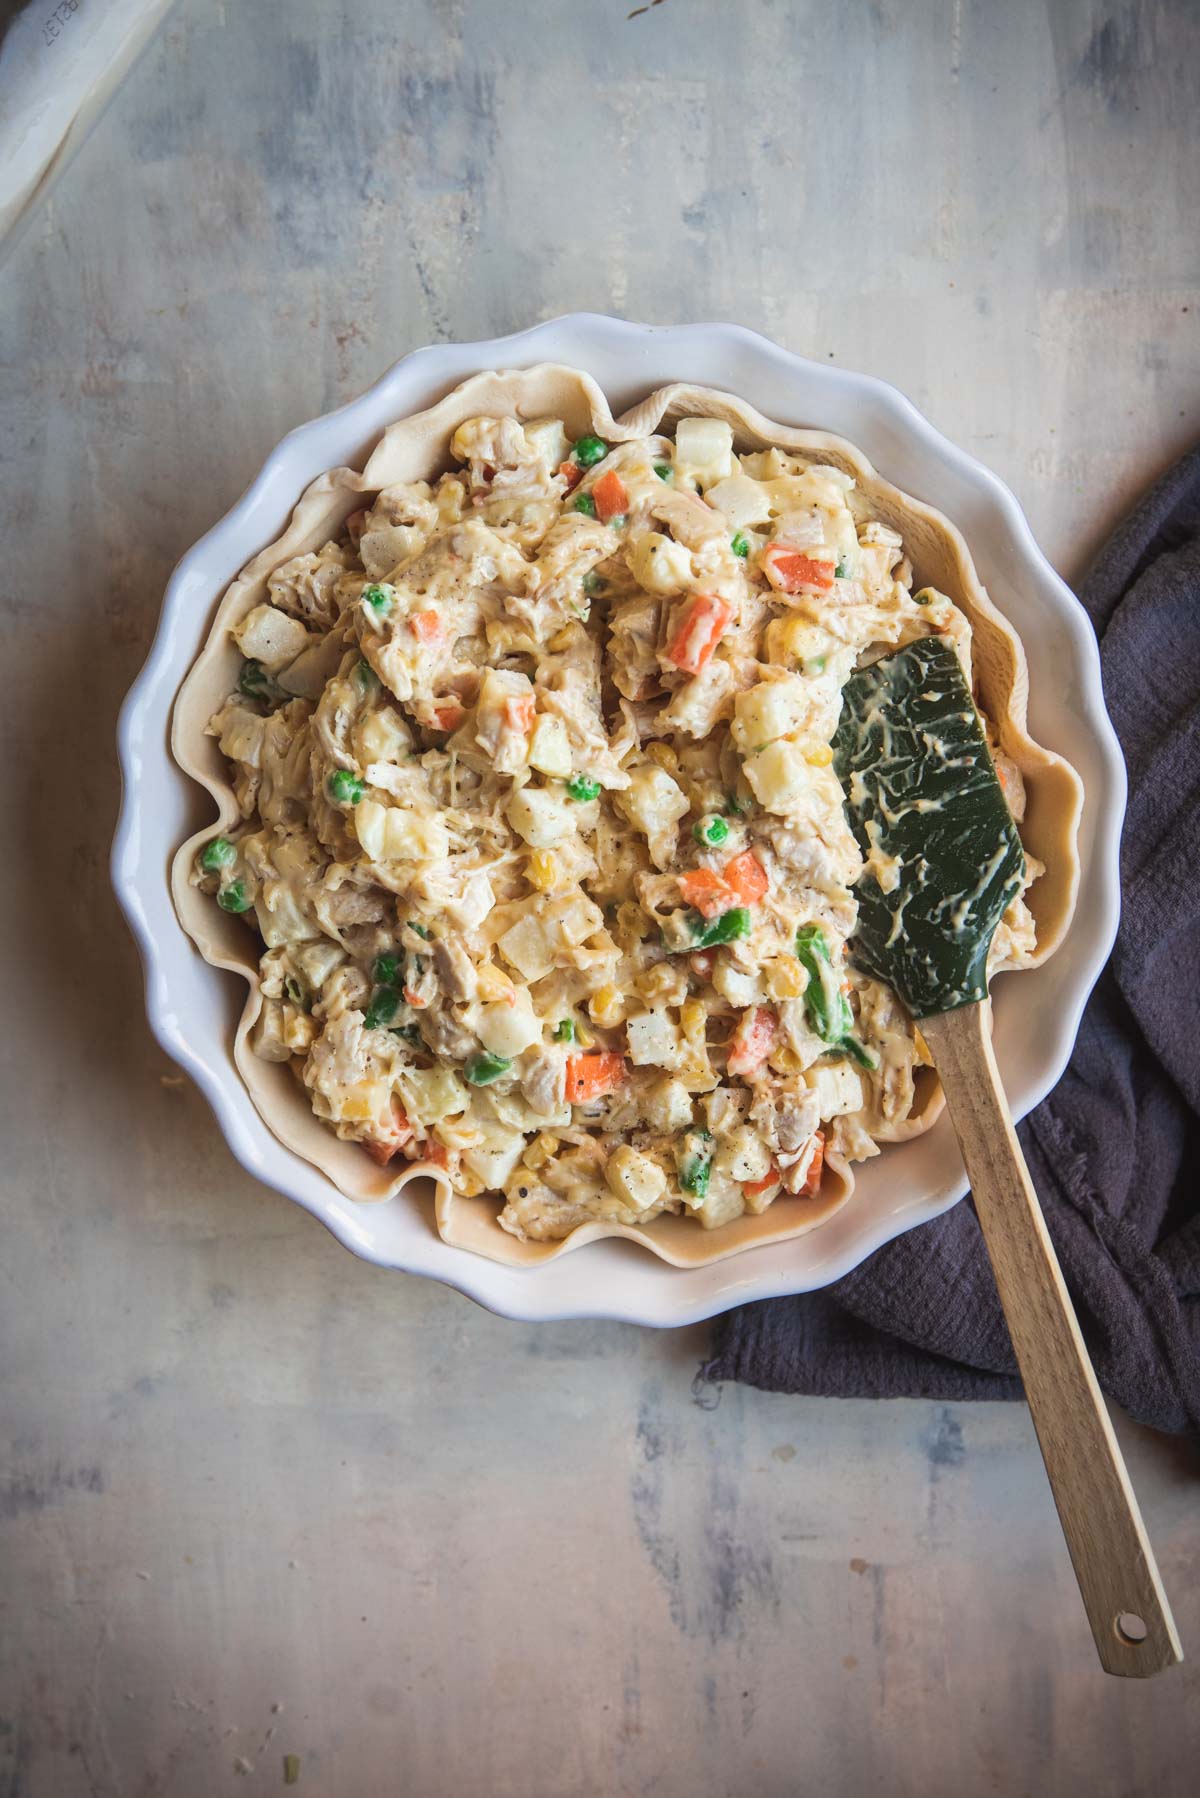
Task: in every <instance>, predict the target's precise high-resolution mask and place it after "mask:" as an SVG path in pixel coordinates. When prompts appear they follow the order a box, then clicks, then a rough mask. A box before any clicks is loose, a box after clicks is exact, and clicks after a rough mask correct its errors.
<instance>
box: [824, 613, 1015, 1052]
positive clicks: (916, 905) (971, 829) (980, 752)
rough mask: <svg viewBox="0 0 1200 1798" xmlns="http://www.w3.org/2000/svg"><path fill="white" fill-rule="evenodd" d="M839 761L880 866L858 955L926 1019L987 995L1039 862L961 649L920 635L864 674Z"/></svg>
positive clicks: (849, 710) (840, 734)
mask: <svg viewBox="0 0 1200 1798" xmlns="http://www.w3.org/2000/svg"><path fill="white" fill-rule="evenodd" d="M833 754H834V766H835V768H836V770H837V774H838V779H839V780H840V781H841V783H842V790H843V792H844V793H845V796H846V811H847V814H848V816H849V819H850V825H851V828H852V829H853V831H854V834H855V836H856V837H857V839H858V842H859V845H860V847H861V848H862V850H863V852H864V854H865V855H866V857H867V872H866V873H865V874H864V875H863V877H862V879H861V880H860V881H859V883H858V886H857V887H856V889H855V892H856V896H857V899H858V927H857V932H856V936H855V941H854V945H853V954H854V959H855V960H856V961H857V962H858V963H859V964H860V965H861V966H862V967H864V968H866V969H867V971H868V972H869V973H872V974H875V975H877V976H878V977H879V978H880V979H881V980H886V981H887V982H888V983H889V984H890V985H891V986H892V987H894V988H895V990H896V992H897V993H898V994H899V995H900V997H901V998H902V999H903V1001H904V1003H905V1004H906V1005H907V1006H908V1008H909V1010H910V1011H911V1012H912V1014H913V1016H914V1017H917V1018H924V1017H930V1016H932V1015H933V1014H934V1013H936V1012H942V1011H951V1010H953V1009H954V1008H955V1007H956V1006H959V1005H969V1004H970V1003H971V1002H972V1001H973V1000H976V999H983V998H985V997H986V995H987V955H988V948H989V946H990V944H991V941H992V936H993V933H994V931H995V929H996V925H997V924H998V923H999V922H1000V918H1001V916H1002V914H1003V912H1004V911H1005V908H1006V907H1007V906H1008V905H1009V904H1010V903H1011V902H1012V899H1013V898H1014V896H1015V895H1016V894H1017V893H1018V892H1019V891H1020V889H1021V882H1022V879H1023V877H1024V871H1025V854H1024V851H1023V849H1022V847H1021V839H1020V837H1019V836H1018V835H1017V827H1016V825H1015V824H1014V823H1013V820H1012V814H1011V813H1010V811H1009V809H1008V806H1007V805H1006V803H1005V800H1004V794H1003V793H1002V792H1001V790H1000V782H999V781H998V780H997V778H996V770H995V767H994V765H993V763H992V758H991V754H990V753H989V750H988V746H987V742H986V740H985V738H984V734H983V727H982V725H981V723H980V719H979V714H978V712H977V711H976V710H975V705H974V701H973V700H972V698H971V694H970V690H969V689H968V687H967V683H966V680H965V679H964V677H963V671H962V665H961V663H960V662H959V659H958V656H957V655H956V654H955V652H954V649H953V647H952V646H951V644H949V643H948V642H947V641H946V640H945V639H944V638H942V637H920V638H918V639H917V641H916V642H914V643H910V644H908V645H907V646H906V647H905V648H904V649H900V650H897V651H896V653H895V654H894V655H889V656H884V657H883V658H882V659H881V660H880V661H878V662H873V663H872V664H871V665H870V666H869V667H867V668H863V669H861V670H860V671H859V672H858V673H857V674H855V675H853V676H851V678H850V680H849V681H847V683H846V686H845V688H844V691H843V696H842V715H841V719H840V721H839V723H838V728H837V734H836V736H835V737H834V739H833Z"/></svg>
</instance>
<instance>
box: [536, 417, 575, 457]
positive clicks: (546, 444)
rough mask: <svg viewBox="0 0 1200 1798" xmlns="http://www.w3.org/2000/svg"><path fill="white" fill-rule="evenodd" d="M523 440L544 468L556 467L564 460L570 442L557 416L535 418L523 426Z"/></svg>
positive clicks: (568, 450) (568, 451)
mask: <svg viewBox="0 0 1200 1798" xmlns="http://www.w3.org/2000/svg"><path fill="white" fill-rule="evenodd" d="M525 441H526V443H528V445H529V447H530V449H531V450H532V451H533V453H534V455H535V456H536V457H537V459H538V461H539V462H541V463H542V464H543V465H544V466H545V467H546V468H549V469H556V468H558V467H559V466H560V465H561V464H562V463H563V462H565V461H566V459H567V456H568V454H569V453H570V449H571V444H570V440H569V439H568V437H567V433H566V432H565V431H564V430H563V427H562V420H561V419H558V418H535V419H532V420H531V421H530V422H529V424H527V425H526V426H525Z"/></svg>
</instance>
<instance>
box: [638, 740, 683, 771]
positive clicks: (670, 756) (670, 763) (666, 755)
mask: <svg viewBox="0 0 1200 1798" xmlns="http://www.w3.org/2000/svg"><path fill="white" fill-rule="evenodd" d="M646 755H647V757H648V758H649V760H650V761H652V762H656V763H657V764H658V766H659V767H660V768H662V769H664V770H665V772H666V773H668V774H678V773H679V757H678V756H677V755H676V754H675V751H674V750H673V749H672V748H671V745H670V744H669V743H647V745H646Z"/></svg>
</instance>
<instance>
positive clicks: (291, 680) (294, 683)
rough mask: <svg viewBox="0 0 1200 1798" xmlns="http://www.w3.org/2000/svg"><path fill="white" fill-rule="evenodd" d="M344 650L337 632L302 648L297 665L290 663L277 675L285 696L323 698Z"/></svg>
mask: <svg viewBox="0 0 1200 1798" xmlns="http://www.w3.org/2000/svg"><path fill="white" fill-rule="evenodd" d="M344 653H345V650H344V647H343V645H342V643H341V641H340V639H339V638H338V636H337V634H336V632H335V633H331V634H330V635H329V636H327V637H318V638H317V639H316V640H315V641H310V642H309V644H308V646H307V648H305V649H302V650H301V652H300V654H299V655H298V656H297V657H296V659H295V661H294V662H289V663H288V665H287V667H286V668H283V669H281V670H280V671H279V673H278V674H277V675H276V677H275V678H276V680H277V681H278V683H279V685H280V686H281V687H282V688H283V690H284V692H285V693H291V694H294V695H295V697H296V698H298V699H320V697H321V694H322V693H323V691H324V689H325V683H326V682H327V681H330V680H332V679H333V677H334V675H335V674H336V673H337V671H338V664H339V663H340V662H341V659H342V656H343V655H344Z"/></svg>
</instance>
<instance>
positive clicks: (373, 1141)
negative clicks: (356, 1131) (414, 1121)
mask: <svg viewBox="0 0 1200 1798" xmlns="http://www.w3.org/2000/svg"><path fill="white" fill-rule="evenodd" d="M412 1134H413V1127H412V1125H411V1124H410V1123H409V1121H408V1119H407V1117H405V1115H404V1108H403V1107H402V1105H401V1104H400V1101H399V1099H397V1098H395V1097H393V1099H392V1104H391V1110H390V1112H389V1114H388V1116H387V1117H386V1118H383V1119H381V1120H380V1122H379V1124H378V1125H377V1127H376V1128H375V1129H374V1130H373V1131H372V1133H371V1135H370V1136H367V1137H364V1138H363V1148H364V1149H365V1150H366V1151H367V1154H368V1155H369V1156H370V1157H371V1160H372V1161H377V1162H378V1163H379V1165H380V1167H386V1166H387V1164H388V1162H389V1161H390V1160H391V1159H392V1156H393V1155H395V1154H396V1153H397V1152H398V1151H399V1150H400V1149H402V1148H403V1147H404V1145H405V1143H406V1142H408V1141H409V1140H410V1139H411V1137H412Z"/></svg>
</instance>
